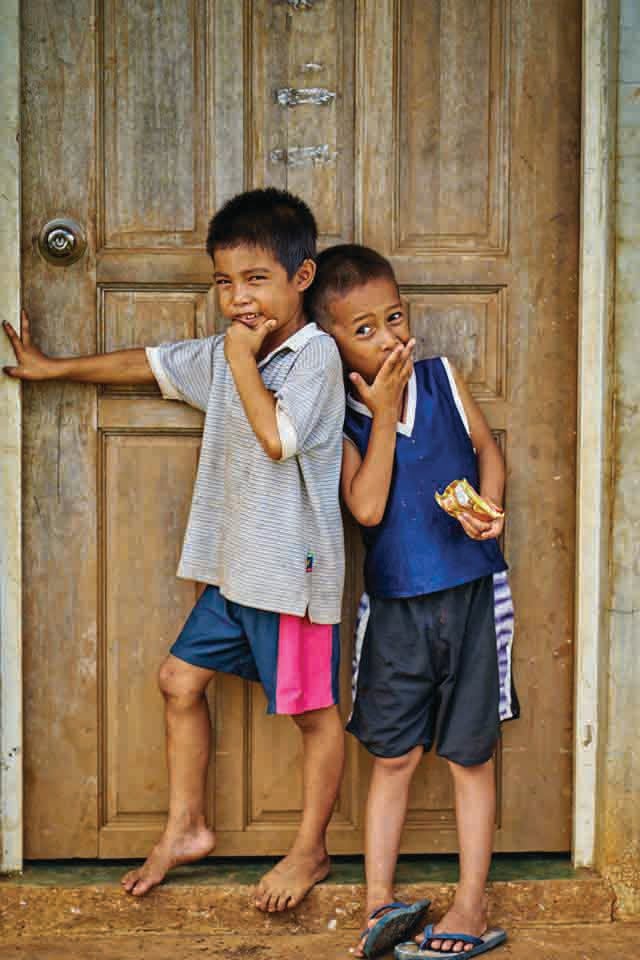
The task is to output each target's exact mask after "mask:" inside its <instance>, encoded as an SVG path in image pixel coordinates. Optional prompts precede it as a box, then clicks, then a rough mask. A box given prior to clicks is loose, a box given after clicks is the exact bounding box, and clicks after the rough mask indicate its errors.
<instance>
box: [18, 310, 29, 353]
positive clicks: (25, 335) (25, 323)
mask: <svg viewBox="0 0 640 960" xmlns="http://www.w3.org/2000/svg"><path fill="white" fill-rule="evenodd" d="M20 318H21V333H22V337H21V339H22V343H23V344H24V346H25V347H28V346H29V345H30V344H31V329H30V327H29V317H28V316H27V311H26V310H22V311H21V313H20Z"/></svg>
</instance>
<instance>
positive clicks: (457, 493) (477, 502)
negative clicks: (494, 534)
mask: <svg viewBox="0 0 640 960" xmlns="http://www.w3.org/2000/svg"><path fill="white" fill-rule="evenodd" d="M435 498H436V503H437V504H438V506H440V507H442V509H443V510H444V511H445V513H448V514H450V515H451V516H452V517H455V516H457V515H458V514H459V513H469V514H471V516H472V517H475V518H476V519H477V520H482V521H484V522H485V523H490V522H491V521H492V520H497V519H498V517H501V516H503V514H504V510H496V509H495V507H492V506H491V504H489V503H487V501H486V500H484V499H483V498H482V497H481V496H480V494H479V493H478V492H477V491H476V490H474V489H473V487H472V486H471V484H470V483H469V481H468V480H465V479H464V478H463V479H462V480H454V481H453V482H452V483H450V484H449V486H448V487H447V488H446V489H445V490H444V491H443V492H442V493H438V491H437V490H436V493H435Z"/></svg>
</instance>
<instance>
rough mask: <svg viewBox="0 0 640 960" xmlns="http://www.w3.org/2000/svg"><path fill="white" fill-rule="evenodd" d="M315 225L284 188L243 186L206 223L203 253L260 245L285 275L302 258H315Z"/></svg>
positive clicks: (290, 273) (301, 203)
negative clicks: (245, 187) (272, 257)
mask: <svg viewBox="0 0 640 960" xmlns="http://www.w3.org/2000/svg"><path fill="white" fill-rule="evenodd" d="M317 239H318V228H317V226H316V221H315V217H314V216H313V214H312V213H311V210H310V209H309V207H308V206H307V204H306V203H305V202H304V200H301V199H300V198H299V197H295V196H294V195H293V194H292V193H289V192H288V191H287V190H276V189H275V187H267V188H266V189H264V190H247V191H245V193H239V194H237V195H236V196H235V197H232V198H231V200H228V201H227V202H226V203H225V204H224V206H223V207H221V208H220V210H218V212H217V213H216V214H215V216H214V217H213V218H212V220H211V223H210V224H209V232H208V234H207V253H208V254H209V256H210V257H211V259H212V260H213V257H214V254H215V251H216V250H220V249H224V248H225V247H226V248H228V247H238V246H241V245H243V244H246V245H247V246H249V247H260V248H262V249H263V250H268V251H269V252H270V253H272V254H273V256H274V257H275V259H276V260H277V261H278V263H280V264H281V265H282V266H283V267H284V269H285V270H286V271H287V276H288V277H289V279H291V277H292V276H293V275H294V273H295V272H296V270H297V269H298V267H299V266H300V265H301V264H302V263H303V261H304V260H307V259H311V260H315V256H316V241H317Z"/></svg>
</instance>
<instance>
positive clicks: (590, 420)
mask: <svg viewBox="0 0 640 960" xmlns="http://www.w3.org/2000/svg"><path fill="white" fill-rule="evenodd" d="M363 2H366V0H363ZM582 18H583V19H582V37H583V49H582V171H581V211H582V227H581V239H580V304H579V343H578V436H577V454H578V462H577V491H578V493H577V497H576V510H577V513H576V522H577V528H576V529H577V552H576V601H575V602H576V628H575V691H576V692H575V713H574V718H575V719H574V796H573V851H572V853H573V860H574V863H575V865H576V866H590V865H592V864H593V863H594V857H595V837H596V827H597V822H598V816H599V813H600V809H601V808H600V806H599V803H598V783H597V780H598V777H597V773H598V754H599V744H600V743H601V742H602V741H603V739H604V736H605V734H606V729H605V727H604V724H605V723H606V715H605V713H604V709H603V707H604V700H605V697H604V696H603V693H602V687H603V684H602V679H603V677H605V676H606V660H605V657H606V648H607V644H606V624H605V622H604V616H605V609H606V606H607V597H608V587H609V584H608V577H607V558H608V540H609V529H610V518H611V502H610V501H611V484H610V476H609V466H608V464H609V462H610V461H609V458H608V456H607V452H608V448H609V434H610V429H611V400H612V392H611V367H612V362H613V357H612V346H611V328H612V314H613V310H612V304H613V264H614V256H613V253H614V248H613V244H612V238H613V226H614V214H615V208H614V201H615V194H614V182H613V179H614V178H613V174H614V164H615V139H616V138H615V132H616V116H615V91H616V69H617V49H616V48H617V33H618V4H617V2H613V3H612V2H610V0H583V14H582ZM19 26H20V3H19V0H0V38H1V39H0V56H1V57H2V62H3V70H2V72H1V73H0V104H4V105H5V106H4V109H3V111H2V116H1V132H2V135H3V136H2V138H1V140H0V181H1V182H2V184H3V196H2V204H1V205H0V211H2V216H1V217H0V256H1V257H2V262H3V263H4V264H5V270H4V272H3V283H2V285H0V314H1V316H2V319H8V320H10V321H11V322H12V323H14V325H16V326H18V325H19V317H20V276H21V275H20V155H19V131H20V36H19ZM10 359H11V350H10V348H9V345H8V343H7V342H6V339H5V338H4V337H2V339H1V341H0V362H1V363H6V362H9V361H10ZM0 423H3V424H6V426H7V436H6V438H5V442H4V443H3V445H2V448H1V451H2V460H3V469H2V471H0V504H1V507H0V841H1V847H0V872H11V871H17V870H20V869H21V867H22V858H23V846H22V833H23V823H22V810H23V807H22V661H21V593H22V574H21V512H20V504H21V498H20V488H21V457H22V446H21V445H22V420H21V408H20V389H19V384H18V383H14V382H12V381H10V380H9V379H8V378H6V377H0Z"/></svg>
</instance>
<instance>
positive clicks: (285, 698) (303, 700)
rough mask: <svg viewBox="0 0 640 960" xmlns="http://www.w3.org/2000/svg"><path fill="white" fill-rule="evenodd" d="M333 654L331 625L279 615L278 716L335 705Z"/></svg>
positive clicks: (284, 614) (290, 615)
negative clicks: (332, 679)
mask: <svg viewBox="0 0 640 960" xmlns="http://www.w3.org/2000/svg"><path fill="white" fill-rule="evenodd" d="M332 654H333V627H332V626H331V624H326V623H310V622H309V620H308V618H307V617H295V616H293V615H292V614H289V613H281V614H280V627H279V633H278V672H277V680H276V713H286V714H295V713H306V712H307V711H308V710H320V709H322V708H323V707H330V706H331V705H332V704H333V703H334V699H333V691H332V683H331V661H332Z"/></svg>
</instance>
